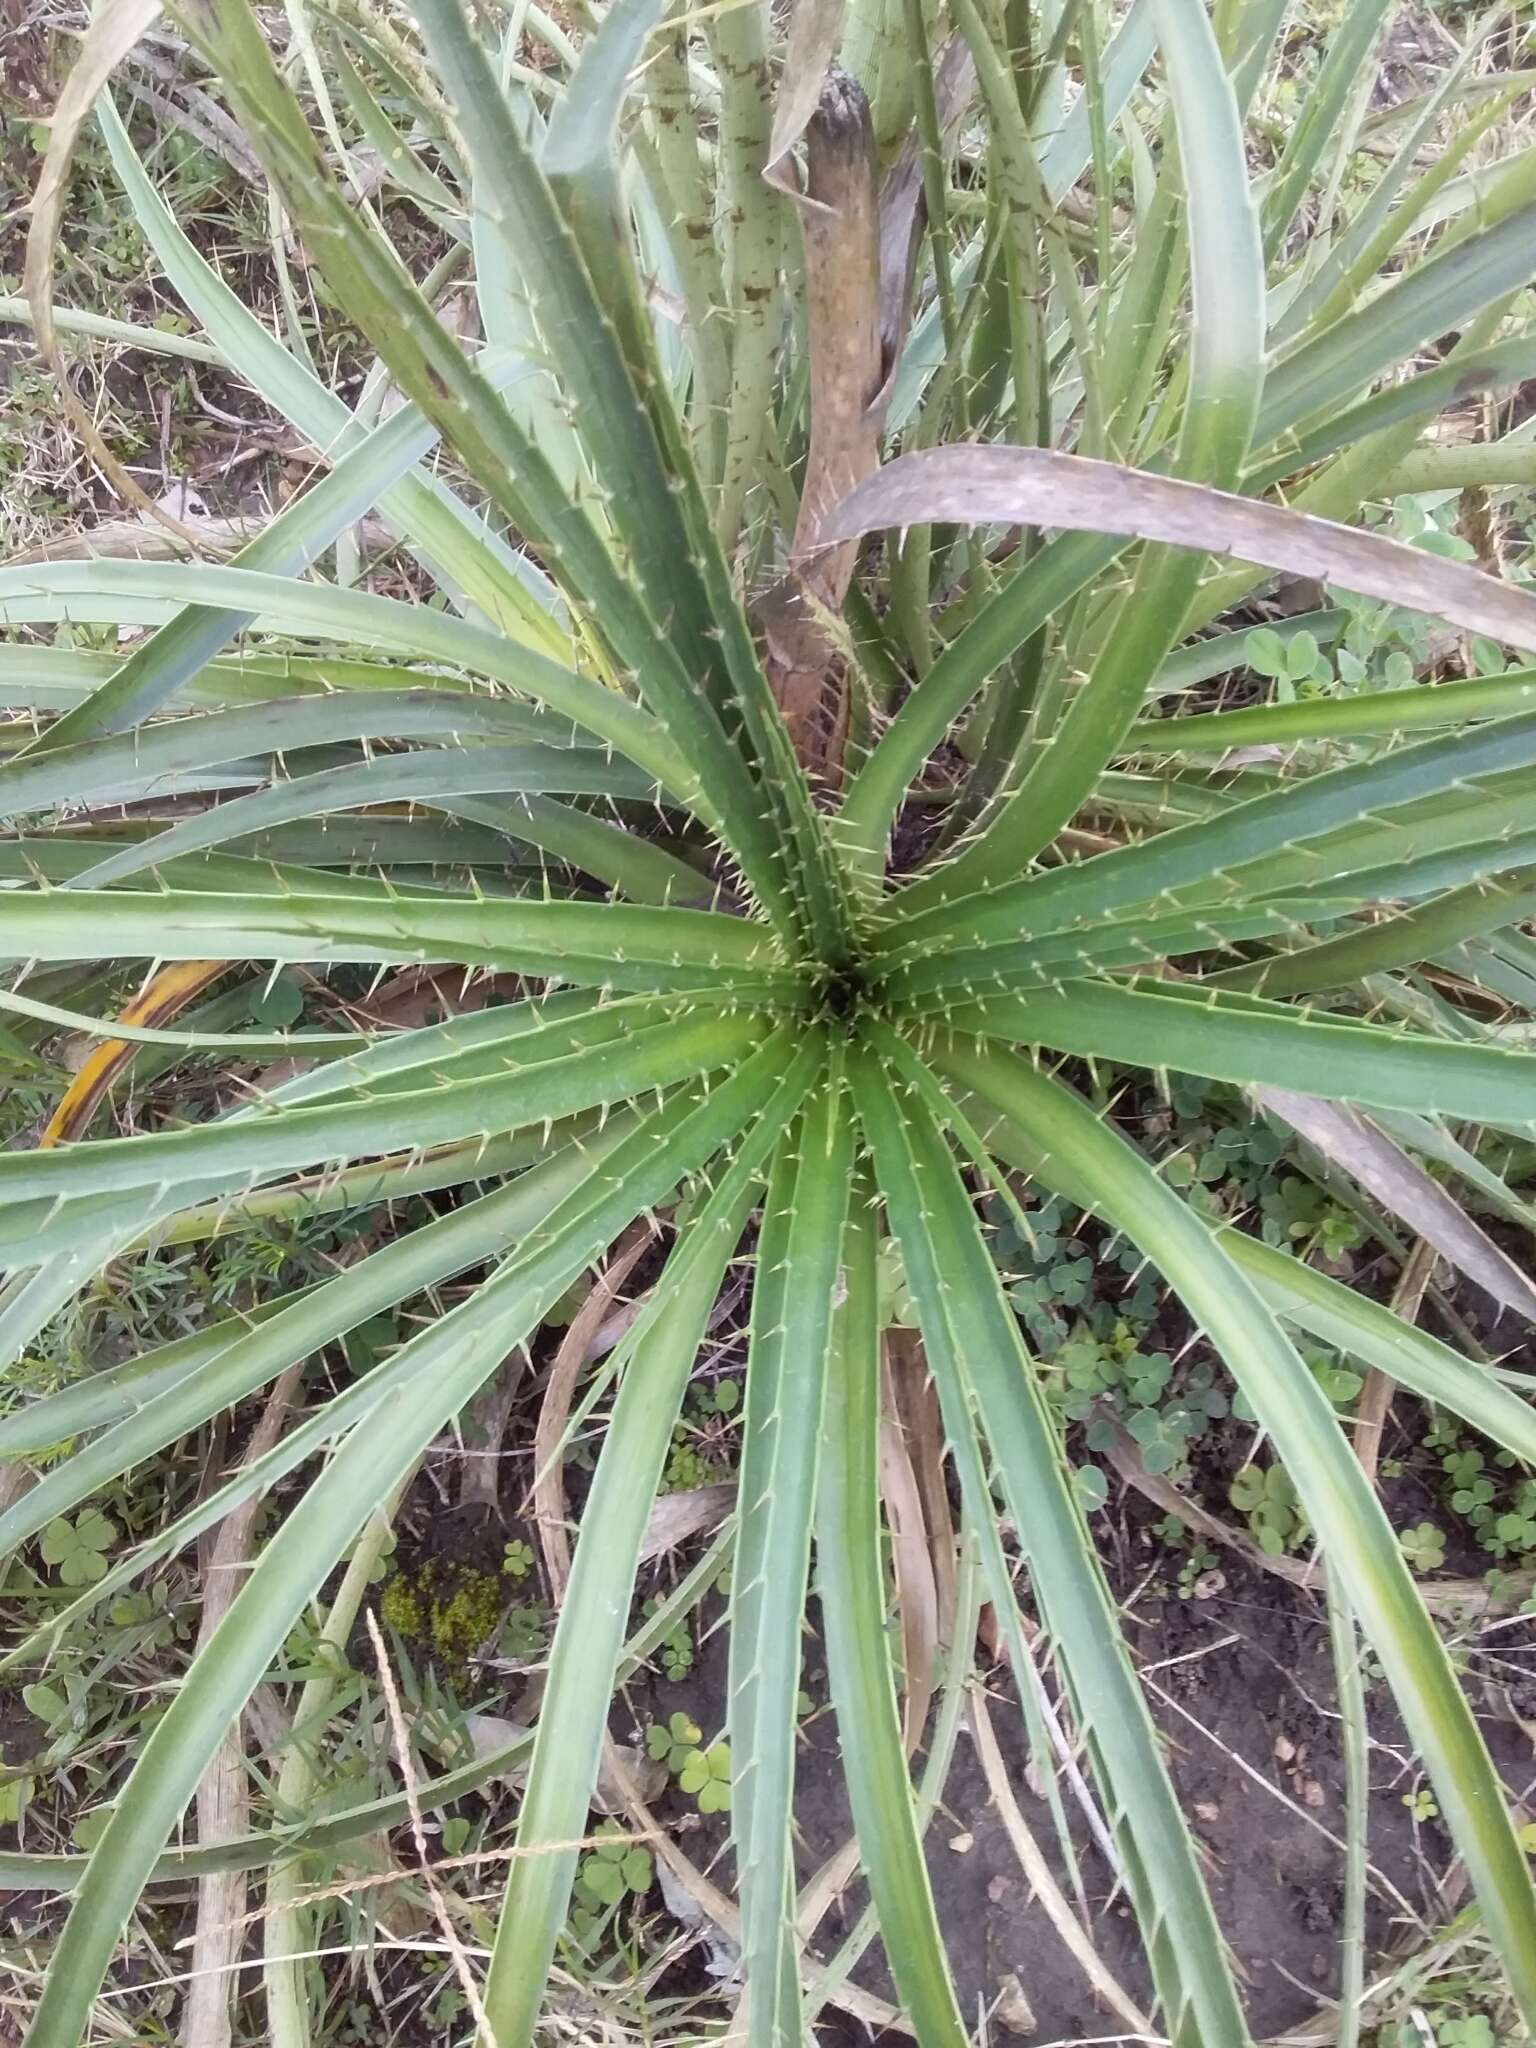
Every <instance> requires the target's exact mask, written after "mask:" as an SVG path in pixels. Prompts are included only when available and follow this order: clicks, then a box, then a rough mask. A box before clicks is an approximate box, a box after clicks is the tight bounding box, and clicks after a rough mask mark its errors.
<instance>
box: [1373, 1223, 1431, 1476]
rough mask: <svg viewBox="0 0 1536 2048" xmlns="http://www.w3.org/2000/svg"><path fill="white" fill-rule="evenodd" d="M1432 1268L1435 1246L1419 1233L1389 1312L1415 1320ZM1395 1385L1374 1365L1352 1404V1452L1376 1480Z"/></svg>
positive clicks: (1395, 1289) (1393, 1296)
mask: <svg viewBox="0 0 1536 2048" xmlns="http://www.w3.org/2000/svg"><path fill="white" fill-rule="evenodd" d="M1434 1270H1435V1247H1434V1246H1433V1245H1432V1244H1431V1243H1430V1242H1429V1239H1428V1238H1426V1237H1421V1238H1420V1239H1419V1241H1418V1243H1417V1244H1416V1245H1415V1246H1414V1248H1413V1250H1412V1251H1411V1252H1410V1253H1409V1254H1408V1258H1407V1262H1406V1263H1405V1265H1404V1267H1403V1271H1402V1276H1401V1278H1400V1279H1399V1280H1398V1283H1397V1286H1396V1287H1395V1288H1394V1289H1393V1292H1392V1313H1393V1314H1394V1315H1399V1316H1402V1317H1403V1319H1404V1321H1405V1322H1410V1323H1416V1322H1417V1321H1418V1319H1419V1309H1420V1307H1421V1306H1422V1305H1423V1301H1424V1294H1425V1290H1426V1289H1427V1288H1428V1286H1429V1282H1430V1276H1431V1275H1432V1274H1433V1272H1434ZM1396 1392H1397V1388H1396V1386H1395V1385H1394V1384H1393V1382H1392V1381H1391V1380H1390V1379H1389V1378H1388V1377H1387V1375H1386V1374H1385V1373H1384V1372H1383V1371H1382V1369H1381V1367H1380V1366H1379V1365H1373V1366H1372V1367H1371V1369H1370V1371H1369V1372H1368V1373H1367V1374H1366V1376H1365V1385H1364V1386H1363V1387H1362V1388H1361V1390H1360V1399H1359V1402H1358V1403H1357V1405H1356V1407H1355V1456H1356V1457H1357V1458H1358V1459H1359V1460H1360V1463H1361V1466H1362V1468H1363V1469H1364V1472H1365V1476H1366V1478H1367V1479H1369V1480H1370V1482H1371V1484H1372V1485H1373V1486H1374V1485H1375V1484H1376V1464H1377V1460H1378V1459H1379V1458H1380V1456H1381V1436H1382V1431H1383V1430H1384V1429H1385V1428H1386V1426H1387V1417H1388V1415H1389V1414H1390V1413H1391V1410H1392V1396H1393V1395H1394V1394H1395V1393H1396Z"/></svg>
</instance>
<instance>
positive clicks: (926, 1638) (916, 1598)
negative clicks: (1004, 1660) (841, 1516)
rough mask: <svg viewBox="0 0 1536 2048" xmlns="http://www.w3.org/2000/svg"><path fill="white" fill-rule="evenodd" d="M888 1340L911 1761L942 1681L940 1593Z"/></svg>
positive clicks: (885, 1489)
mask: <svg viewBox="0 0 1536 2048" xmlns="http://www.w3.org/2000/svg"><path fill="white" fill-rule="evenodd" d="M889 1345H890V1339H889V1337H888V1338H887V1351H886V1358H885V1371H884V1375H883V1377H884V1382H885V1412H884V1414H883V1415H882V1416H881V1419H880V1491H881V1494H882V1495H883V1497H884V1500H885V1520H886V1526H887V1527H888V1528H889V1530H890V1532H891V1569H892V1571H893V1573H894V1574H895V1579H896V1606H897V1611H898V1612H899V1614H900V1617H901V1665H902V1677H903V1684H902V1701H901V1736H902V1743H903V1746H904V1747H905V1749H906V1752H907V1755H908V1756H911V1754H912V1753H913V1751H914V1750H915V1749H916V1748H917V1745H918V1743H919V1742H921V1740H922V1737H923V1729H924V1727H925V1726H926V1725H927V1721H928V1708H929V1704H930V1702H931V1701H932V1699H933V1689H934V1685H935V1683H936V1681H937V1676H938V1653H939V1591H938V1587H937V1585H936V1584H935V1582H934V1575H933V1560H932V1558H931V1556H930V1555H929V1550H928V1531H927V1527H926V1523H925V1517H924V1513H923V1498H922V1494H921V1492H920V1491H919V1488H918V1483H917V1472H916V1469H915V1467H914V1465H913V1462H912V1456H911V1450H910V1447H909V1445H908V1443H907V1434H906V1430H905V1428H904V1427H903V1425H902V1420H901V1407H900V1402H899V1398H898V1395H897V1391H896V1367H895V1360H894V1359H893V1357H892V1355H891V1351H890V1348H889Z"/></svg>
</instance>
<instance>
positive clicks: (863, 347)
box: [756, 68, 881, 785]
mask: <svg viewBox="0 0 1536 2048" xmlns="http://www.w3.org/2000/svg"><path fill="white" fill-rule="evenodd" d="M805 153H806V178H805V192H804V195H803V197H802V199H801V203H800V216H801V223H800V224H801V233H802V236H803V239H804V245H805V317H806V347H807V353H808V356H809V359H810V375H811V440H810V448H809V451H808V453H807V457H806V468H805V486H804V489H803V491H802V493H801V499H800V513H799V518H798V520H797V522H796V526H795V536H794V544H793V547H792V549H791V555H790V567H789V571H788V574H787V575H786V576H785V577H784V578H783V579H782V580H781V581H780V582H779V583H778V584H776V585H775V586H774V588H773V589H772V590H771V591H769V593H768V594H767V596H766V597H765V598H764V599H763V600H762V601H761V602H760V603H759V604H758V606H757V607H756V611H757V618H758V623H759V625H760V627H761V629H762V634H763V640H764V643H765V651H766V659H767V668H768V679H769V682H770V683H771V684H772V686H773V693H774V696H775V697H776V698H777V700H778V703H779V707H780V709H781V710H782V711H783V713H784V718H785V722H786V724H787V725H788V727H789V730H790V737H791V738H792V739H793V741H794V745H795V751H796V753H797V754H798V755H799V757H800V759H801V761H802V762H804V764H805V766H806V767H807V769H809V770H810V771H811V772H812V773H813V774H816V775H818V776H820V777H821V778H822V779H823V780H825V781H826V782H827V783H829V784H833V785H835V784H836V783H837V782H838V781H839V780H840V778H841V774H842V757H843V748H844V745H845V743H846V740H847V734H848V670H847V665H846V663H845V662H844V661H843V659H842V657H841V654H840V652H839V649H838V642H837V635H836V632H835V630H834V627H833V623H832V622H833V621H834V620H835V618H836V615H837V614H838V613H839V612H840V611H841V610H842V606H843V599H844V598H845V597H846V596H847V594H848V584H849V580H850V578H851V577H852V575H853V567H854V561H855V559H856V557H857V554H858V543H857V541H856V540H855V541H852V542H850V543H849V544H848V545H847V546H845V547H841V548H834V549H825V548H824V549H821V550H820V551H819V552H818V551H817V548H816V539H817V535H818V533H819V531H820V528H821V523H822V520H823V518H824V516H825V515H826V514H827V513H828V512H829V511H830V510H831V509H832V507H833V506H834V505H836V504H838V503H839V502H840V501H841V500H842V499H843V498H845V497H846V496H847V495H848V493H849V492H850V491H851V490H853V489H854V488H855V486H856V485H858V484H859V483H861V482H863V480H864V479H865V478H866V477H869V476H872V475H873V474H874V472H875V468H876V465H877V464H878V462H879V421H878V418H877V416H876V414H875V412H874V410H873V407H874V403H875V400H876V398H877V396H878V394H879V390H880V381H881V356H880V246H879V242H880V223H879V204H878V197H877V192H876V183H875V144H874V128H873V125H872V122H871V119H870V112H869V102H868V100H867V99H866V98H865V96H864V92H863V89H862V87H860V86H859V85H858V84H857V83H856V82H855V81H854V80H853V79H852V78H850V77H849V76H848V74H847V73H846V72H844V71H840V70H837V69H835V68H834V69H832V70H830V71H829V72H828V73H827V75H826V78H825V79H824V80H823V82H822V87H821V93H820V97H819V99H818V100H817V103H816V110H815V112H814V113H813V114H812V115H811V117H810V119H809V121H808V122H807V124H806V128H805Z"/></svg>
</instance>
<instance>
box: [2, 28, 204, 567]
mask: <svg viewBox="0 0 1536 2048" xmlns="http://www.w3.org/2000/svg"><path fill="white" fill-rule="evenodd" d="M159 13H160V0H97V5H96V8H95V10H94V12H93V13H92V16H91V23H90V27H89V28H88V29H87V30H86V32H85V35H84V37H83V38H82V39H81V43H80V50H79V54H78V56H77V57H76V59H75V62H74V64H73V66H72V68H71V70H70V74H69V77H68V78H67V79H66V80H65V82H64V89H63V91H62V92H61V93H60V94H59V99H58V104H57V106H56V107H55V108H54V110H53V119H52V121H51V123H50V126H49V132H48V147H47V150H46V151H45V152H44V155H43V167H42V170H41V171H40V172H39V173H38V180H37V189H36V191H35V192H34V193H33V195H32V220H31V225H30V226H29V228H28V230H27V256H26V266H25V269H24V271H23V275H22V290H23V291H24V292H25V294H26V298H27V304H28V305H29V306H30V308H31V310H32V327H33V332H34V333H35V335H36V337H37V347H38V353H39V354H40V355H41V356H42V358H43V360H44V362H46V363H47V365H48V368H49V371H50V372H51V373H52V376H53V380H54V385H55V388H56V390H57V391H58V395H59V401H60V403H61V404H62V406H63V408H64V410H65V412H66V413H67V414H68V416H69V422H70V425H71V426H72V427H73V428H74V430H75V432H76V433H77V434H78V435H79V436H80V439H81V441H82V442H83V443H84V444H85V446H86V448H87V449H88V450H89V451H90V456H91V460H92V461H93V462H94V463H95V464H96V466H97V468H98V469H99V470H100V471H101V473H102V475H103V476H104V477H106V479H107V481H108V482H109V483H110V484H111V486H112V488H113V490H114V491H116V492H117V494H118V496H119V497H120V498H121V499H122V500H123V501H124V503H125V504H129V505H132V506H134V507H135V508H136V509H137V510H138V511H140V512H142V513H144V514H145V515H146V517H148V518H150V519H153V520H155V521H157V522H158V523H159V524H160V525H161V526H163V527H165V528H166V529H167V530H168V531H169V532H171V533H174V534H175V535H176V537H177V538H178V539H179V540H181V541H183V542H184V543H185V544H186V545H187V546H188V547H190V548H192V549H194V550H196V549H198V548H200V547H201V545H202V537H201V536H200V535H199V534H198V533H197V532H196V530H195V529H194V528H192V527H190V526H184V525H183V524H182V522H181V521H180V520H179V519H174V518H172V516H171V515H170V513H168V512H167V511H165V510H164V508H163V507H161V506H159V505H157V504H156V503H155V501H154V499H153V498H151V497H150V496H149V495H148V494H147V493H146V492H144V491H142V490H141V489H140V488H139V486H138V485H137V484H136V483H135V482H134V480H133V478H132V477H131V476H130V475H129V474H128V472H127V470H126V469H124V467H123V465H122V464H121V463H120V462H119V461H118V459H117V457H116V456H115V455H114V454H113V453H112V451H111V449H110V448H109V447H108V446H107V444H106V442H105V441H104V440H103V439H102V437H101V435H100V434H99V433H98V432H97V431H96V423H95V421H94V420H93V419H92V418H91V416H90V414H89V412H87V410H86V408H85V407H84V406H83V405H82V404H81V403H80V400H79V399H78V398H77V397H76V396H75V390H74V386H73V385H72V384H71V383H70V381H69V371H68V365H67V364H66V363H65V361H64V357H63V354H62V352H61V350H60V348H59V336H58V329H57V327H56V326H55V324H54V318H53V263H54V253H55V250H56V248H57V246H58V239H59V231H60V228H61V226H62V224H63V217H64V199H65V195H66V193H67V192H68V189H69V168H70V165H71V164H72V163H73V161H74V155H75V145H76V143H77V142H78V141H79V139H80V131H81V129H82V128H83V127H84V126H85V124H86V122H87V121H88V120H89V119H90V114H91V109H92V107H93V106H94V105H95V104H96V96H97V94H98V93H99V92H100V91H101V89H102V87H103V86H104V85H105V84H106V82H107V80H108V78H109V77H110V76H111V74H112V73H113V71H114V70H115V69H116V68H117V66H118V65H119V64H120V63H121V62H122V61H123V59H124V58H125V57H126V56H127V54H128V52H129V51H130V50H131V49H132V48H133V46H134V44H135V43H136V42H137V41H138V40H139V38H140V36H142V35H143V34H144V32H145V30H146V29H148V28H149V27H150V26H151V24H152V23H153V22H154V21H155V19H156V18H157V16H158V15H159Z"/></svg>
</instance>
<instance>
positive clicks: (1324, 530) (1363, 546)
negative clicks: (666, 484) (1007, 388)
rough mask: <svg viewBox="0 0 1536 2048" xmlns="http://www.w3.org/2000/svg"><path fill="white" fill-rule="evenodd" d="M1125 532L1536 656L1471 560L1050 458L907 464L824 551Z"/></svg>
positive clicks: (1104, 465) (934, 459) (1039, 454)
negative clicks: (894, 540) (953, 528)
mask: <svg viewBox="0 0 1536 2048" xmlns="http://www.w3.org/2000/svg"><path fill="white" fill-rule="evenodd" d="M939 520H944V521H953V522H955V523H956V524H959V525H963V526H991V525H1007V526H1013V525H1024V526H1041V527H1047V528H1057V529H1063V528H1064V529H1067V530H1069V531H1072V532H1078V533H1108V534H1124V535H1126V536H1127V537H1128V538H1133V539H1138V540H1153V541H1165V542H1168V543H1169V544H1171V545H1172V546H1174V547H1185V548H1198V549H1200V550H1202V551H1203V552H1204V553H1207V554H1213V555H1232V556H1234V557H1236V558H1237V559H1238V560H1239V561H1243V562H1251V563H1253V564H1255V565H1256V566H1257V567H1260V568H1265V569H1280V570H1285V571H1288V572H1290V573H1291V574H1294V575H1298V576H1315V577H1318V578H1320V579H1321V580H1323V581H1324V582H1327V583H1331V584H1335V585H1338V586H1341V587H1342V588H1343V589H1345V590H1353V591H1356V592H1358V593H1359V594H1360V595H1361V596H1362V597H1374V598H1379V599H1381V600H1383V601H1384V602H1385V603H1388V604H1395V605H1402V606H1404V607H1406V608H1407V609H1408V610H1410V611H1419V612H1425V613H1428V614H1429V615H1431V616H1433V617H1438V618H1444V619H1448V620H1449V621H1450V622H1451V623H1452V624H1453V625H1457V626H1460V627H1461V628H1462V629H1463V630H1464V631H1466V632H1469V633H1485V634H1487V636H1488V637H1489V638H1490V639H1492V640H1501V641H1505V642H1507V643H1508V644H1509V645H1510V646H1513V647H1519V648H1523V649H1525V650H1527V651H1529V652H1536V597H1532V596H1531V595H1529V594H1528V593H1527V592H1525V591H1523V590H1517V589H1515V588H1514V587H1513V586H1512V585H1510V584H1507V583H1500V582H1499V581H1497V579H1496V578H1494V577H1492V576H1487V575H1485V574H1484V573H1483V572H1482V570H1480V569H1474V568H1471V567H1470V566H1469V565H1468V564H1467V563H1465V562H1448V561H1445V560H1443V559H1442V558H1441V557H1440V556H1438V555H1431V554H1426V553H1425V552H1424V550H1423V549H1422V548H1413V547H1407V546H1405V545H1404V544H1403V543H1402V542H1401V541H1394V540H1384V539H1382V538H1381V537H1380V535H1378V534H1373V533H1363V532H1361V531H1360V530H1359V529H1358V528H1357V527H1353V526H1340V525H1338V524H1337V523H1336V522H1334V521H1333V520H1331V519H1317V518H1314V517H1313V515H1312V514H1311V513H1308V512H1292V511H1289V510H1287V509H1286V508H1285V507H1284V506H1281V505H1269V504H1265V503H1263V502H1261V501H1260V500H1259V499H1256V498H1244V497H1239V496H1237V495H1236V494H1234V493H1232V492H1230V491H1217V490H1212V489H1211V488H1210V487H1209V486H1208V485H1206V484H1193V483H1185V482H1183V481H1181V480H1180V479H1179V478H1176V477H1166V476H1153V475H1151V474H1150V473H1149V472H1148V471H1146V470H1141V469H1128V468H1125V467H1123V466H1122V465H1120V464H1119V463H1113V462H1091V461H1089V460H1088V459H1087V458H1086V457H1084V456H1081V455H1061V454H1058V453H1057V452H1056V451H1055V450H1053V449H1048V448H997V447H986V448H984V447H973V446H966V447H955V448H933V449H927V450H922V451H919V452H917V453H915V454H912V455H903V456H899V457H898V458H897V460H896V461H895V462H891V463H887V465H886V466H885V468H884V469H882V470H881V471H880V473H879V474H878V476H873V477H871V478H870V479H869V480H868V482H867V483H863V484H861V485H860V486H859V488H858V489H857V490H856V491H854V492H852V493H851V494H850V496H849V497H847V498H846V499H845V500H844V501H843V503H842V504H841V505H840V506H838V507H837V508H836V510H835V511H833V512H831V513H829V514H828V516H827V517H826V519H824V520H823V522H822V525H821V530H820V534H819V537H818V538H819V542H820V544H821V545H822V546H841V545H845V544H846V543H847V542H849V541H851V540H854V539H856V538H857V537H858V536H859V535H860V534H864V533H871V532H873V531H875V530H876V529H877V528H881V527H888V526H898V527H901V526H921V525H924V524H927V523H931V522H933V521H939Z"/></svg>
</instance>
